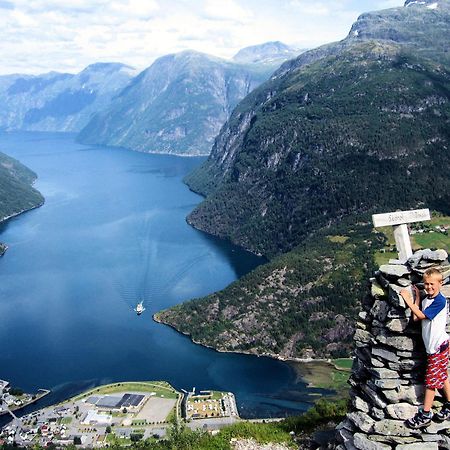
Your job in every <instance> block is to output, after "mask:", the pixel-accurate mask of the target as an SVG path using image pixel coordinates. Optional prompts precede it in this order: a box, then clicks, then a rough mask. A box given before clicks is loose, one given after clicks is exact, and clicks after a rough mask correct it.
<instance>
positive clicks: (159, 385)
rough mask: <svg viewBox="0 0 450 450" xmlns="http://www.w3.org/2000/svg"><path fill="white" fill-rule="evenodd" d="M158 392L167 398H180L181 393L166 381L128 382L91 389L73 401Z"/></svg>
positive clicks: (157, 393)
mask: <svg viewBox="0 0 450 450" xmlns="http://www.w3.org/2000/svg"><path fill="white" fill-rule="evenodd" d="M127 391H132V392H156V395H158V396H164V397H166V398H173V399H176V398H178V395H179V393H178V392H177V391H176V390H175V389H174V388H173V387H172V386H171V385H170V384H169V383H166V382H165V381H136V382H134V381H127V382H123V383H113V384H107V385H105V386H99V387H97V388H94V389H91V390H89V391H87V392H84V393H83V394H80V395H78V396H77V397H74V398H73V399H72V400H80V399H82V398H84V397H87V396H89V395H92V394H102V395H105V394H113V393H115V392H127Z"/></svg>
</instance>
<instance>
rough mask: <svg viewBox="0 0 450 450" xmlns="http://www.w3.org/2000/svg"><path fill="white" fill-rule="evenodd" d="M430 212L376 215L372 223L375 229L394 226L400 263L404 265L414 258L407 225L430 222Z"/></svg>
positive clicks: (397, 212) (416, 211)
mask: <svg viewBox="0 0 450 450" xmlns="http://www.w3.org/2000/svg"><path fill="white" fill-rule="evenodd" d="M430 219H431V216H430V210H429V209H428V208H427V209H416V210H413V211H395V212H391V213H386V214H374V215H373V216H372V221H373V224H374V226H375V228H378V227H386V226H393V227H394V238H395V245H396V246H397V251H398V259H399V262H401V263H404V262H406V261H407V259H408V258H409V257H410V256H412V254H413V252H412V248H411V240H410V238H409V233H408V226H407V225H406V224H407V223H414V222H424V221H426V220H430Z"/></svg>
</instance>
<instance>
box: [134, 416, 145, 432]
mask: <svg viewBox="0 0 450 450" xmlns="http://www.w3.org/2000/svg"><path fill="white" fill-rule="evenodd" d="M131 425H132V426H133V427H139V426H140V427H143V426H145V425H147V421H146V420H145V419H134V420H132V421H131ZM136 433H137V431H136Z"/></svg>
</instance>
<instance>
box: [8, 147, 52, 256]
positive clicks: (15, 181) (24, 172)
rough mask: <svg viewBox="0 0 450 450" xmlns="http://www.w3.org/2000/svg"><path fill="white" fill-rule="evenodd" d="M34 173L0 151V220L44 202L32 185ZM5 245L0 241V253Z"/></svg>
mask: <svg viewBox="0 0 450 450" xmlns="http://www.w3.org/2000/svg"><path fill="white" fill-rule="evenodd" d="M35 179H36V174H35V173H34V172H32V171H31V170H30V169H28V168H27V167H25V166H24V165H23V164H21V163H20V162H19V161H17V160H15V159H14V158H11V157H9V156H7V155H5V154H4V153H0V222H2V221H3V220H5V219H6V218H8V217H10V216H14V215H16V214H19V213H21V212H23V211H26V210H28V209H31V208H35V207H36V206H39V205H41V204H42V203H43V202H44V198H43V197H42V195H41V194H40V193H39V192H38V191H37V190H36V189H34V188H33V187H32V184H33V182H34V180H35ZM4 249H5V247H4V246H3V244H1V243H0V254H2V253H3V251H4Z"/></svg>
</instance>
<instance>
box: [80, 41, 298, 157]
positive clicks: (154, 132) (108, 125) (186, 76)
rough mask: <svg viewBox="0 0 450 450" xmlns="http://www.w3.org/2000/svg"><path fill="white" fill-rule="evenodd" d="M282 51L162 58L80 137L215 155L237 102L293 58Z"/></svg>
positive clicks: (86, 140) (187, 53)
mask: <svg viewBox="0 0 450 450" xmlns="http://www.w3.org/2000/svg"><path fill="white" fill-rule="evenodd" d="M257 48H259V47H257ZM277 48H278V47H277ZM254 51H256V50H254ZM280 51H281V52H282V55H280V54H279V53H277V51H276V49H274V48H272V47H271V48H270V52H269V50H268V49H266V51H263V50H261V52H260V57H261V58H262V60H261V61H259V62H254V61H248V60H247V59H245V58H244V59H245V60H243V61H242V62H239V63H236V62H230V61H225V60H222V59H219V58H215V57H212V56H209V55H206V54H202V53H198V52H193V51H185V52H181V53H178V54H173V55H167V56H164V57H162V58H159V59H157V60H156V61H155V62H154V63H153V64H152V65H151V66H150V67H149V68H148V69H146V70H145V71H144V72H142V73H141V74H140V75H139V76H138V77H137V78H136V79H135V80H134V81H133V82H132V83H131V84H130V86H127V87H126V88H125V89H124V90H123V91H122V92H121V93H120V95H119V96H118V97H117V98H116V99H115V100H114V102H113V103H112V105H111V107H110V108H108V109H107V110H106V111H102V112H100V113H99V114H97V115H96V116H95V117H94V118H93V119H92V120H91V122H90V123H89V124H88V125H87V126H86V127H85V128H84V129H83V130H82V131H81V133H80V134H79V137H78V139H79V141H80V142H83V143H89V144H106V145H113V146H121V147H125V148H129V149H132V150H138V151H144V152H153V153H176V154H190V155H198V154H209V152H210V150H211V145H212V142H213V140H214V138H215V136H216V135H217V133H218V132H219V130H220V128H221V127H222V125H223V124H224V122H225V121H226V119H227V118H228V117H229V115H230V114H231V111H232V110H233V108H234V107H235V106H236V104H237V103H238V102H239V101H240V100H241V99H242V98H243V97H245V96H246V95H247V94H248V93H249V92H250V91H251V90H252V89H254V88H255V87H256V86H258V85H259V84H260V83H261V82H263V81H264V80H266V79H267V78H268V77H269V75H270V74H271V73H272V72H273V71H274V70H275V68H277V67H278V65H279V64H280V62H281V61H282V60H283V61H284V60H285V59H286V57H288V56H291V55H292V53H289V52H287V50H286V48H284V47H283V49H282V50H280ZM264 55H265V56H266V57H264ZM269 59H271V61H269Z"/></svg>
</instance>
